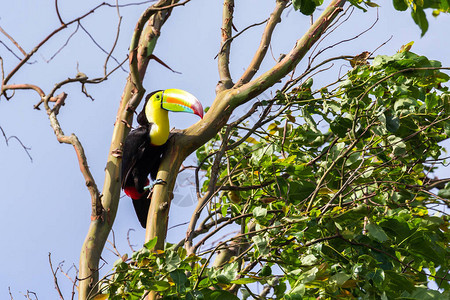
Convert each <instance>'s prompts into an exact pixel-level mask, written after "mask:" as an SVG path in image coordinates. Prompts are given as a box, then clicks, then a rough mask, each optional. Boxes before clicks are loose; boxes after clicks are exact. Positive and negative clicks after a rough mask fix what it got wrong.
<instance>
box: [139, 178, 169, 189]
mask: <svg viewBox="0 0 450 300" xmlns="http://www.w3.org/2000/svg"><path fill="white" fill-rule="evenodd" d="M157 184H167V182H166V181H164V180H162V179H156V180H155V181H153V182H152V184H149V185H147V186H146V187H144V190H145V191H146V190H150V191H151V190H153V187H154V186H155V185H157Z"/></svg>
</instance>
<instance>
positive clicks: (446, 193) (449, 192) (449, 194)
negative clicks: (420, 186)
mask: <svg viewBox="0 0 450 300" xmlns="http://www.w3.org/2000/svg"><path fill="white" fill-rule="evenodd" d="M438 196H439V197H442V198H445V199H450V183H447V184H446V185H445V187H444V188H443V189H441V190H439V191H438Z"/></svg>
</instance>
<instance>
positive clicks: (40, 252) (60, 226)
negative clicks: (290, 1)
mask: <svg viewBox="0 0 450 300" xmlns="http://www.w3.org/2000/svg"><path fill="white" fill-rule="evenodd" d="M4 2H5V3H3V4H2V9H1V10H0V26H2V27H3V29H4V30H6V31H7V32H8V33H9V34H10V35H12V36H13V37H14V38H15V39H16V41H17V42H18V43H19V44H20V45H21V46H22V47H23V48H24V49H25V50H26V51H30V50H31V49H32V48H33V47H34V46H35V45H36V44H38V43H39V42H40V41H41V40H43V39H44V38H45V37H46V36H47V35H48V34H49V33H50V32H51V31H53V30H54V29H55V28H57V27H58V26H59V21H58V18H57V15H56V12H55V8H54V1H53V0H41V1H33V0H19V1H4ZM130 2H132V1H120V3H130ZM379 2H382V1H379ZM383 2H387V4H385V5H384V6H383V7H381V8H380V10H379V17H380V20H379V22H378V23H377V24H376V25H375V27H374V28H373V30H371V31H369V32H368V33H366V34H365V35H363V36H361V37H360V38H359V39H357V40H355V41H352V42H348V43H344V44H342V45H339V46H337V47H335V48H333V49H331V50H329V51H327V52H326V53H325V54H323V56H322V57H323V58H327V57H330V56H336V55H341V54H347V55H357V54H359V53H361V52H363V51H373V50H374V49H376V48H377V47H378V46H379V45H381V44H382V43H383V42H385V41H387V40H388V39H389V38H391V36H392V39H391V40H390V41H389V43H387V44H386V45H385V46H383V47H382V48H380V49H379V50H378V51H377V53H376V54H393V53H395V51H397V50H398V49H399V48H400V47H401V45H403V44H406V43H408V42H410V41H415V44H414V46H413V48H412V51H414V52H416V53H419V54H423V55H426V56H427V57H428V58H430V59H436V60H440V61H441V62H442V63H443V65H445V66H450V57H449V56H448V49H450V40H449V39H448V32H447V31H448V29H449V28H450V17H449V16H441V17H439V18H438V19H437V20H435V19H434V18H433V17H431V16H430V17H429V21H430V29H429V32H428V33H427V34H426V36H425V37H424V38H420V30H419V28H418V27H417V26H416V25H415V24H414V23H413V21H412V19H411V17H410V15H409V13H408V12H403V13H401V12H394V11H393V8H392V5H391V4H390V1H383ZM58 3H59V9H60V12H61V16H62V18H63V20H65V21H66V22H68V21H69V20H72V19H73V18H75V17H77V16H79V15H81V14H83V13H85V12H87V11H89V10H90V9H91V8H92V7H94V6H95V4H96V3H101V1H68V0H60V1H58ZM111 3H114V2H113V1H111ZM273 3H274V1H261V0H244V1H236V8H235V20H234V25H235V26H236V27H237V28H238V29H239V30H241V29H243V28H245V27H247V26H248V25H251V24H253V23H256V22H261V21H262V20H264V19H266V18H267V17H268V15H269V14H270V12H271V10H272V9H273V6H274V4H273ZM144 7H145V6H131V7H126V8H121V9H120V13H121V15H122V17H123V20H122V26H121V30H120V37H119V41H118V44H117V47H116V49H115V51H114V56H115V57H116V58H117V59H118V60H119V61H121V60H123V59H124V58H125V57H126V54H127V51H128V45H129V42H130V37H131V33H132V32H133V30H134V26H135V24H136V21H137V18H138V17H139V15H140V14H141V12H142V11H143V9H144ZM221 14H222V3H221V1H211V0H192V1H191V2H190V3H189V4H188V5H186V6H184V7H179V8H177V9H175V10H174V12H173V13H172V15H171V17H170V18H169V20H168V22H167V23H166V24H165V26H164V27H163V31H162V34H161V37H160V39H159V40H158V44H157V47H156V50H155V54H156V55H157V56H158V57H159V58H160V59H162V60H163V61H164V62H165V63H166V64H168V65H169V66H170V67H172V68H173V69H175V70H176V71H178V72H181V74H175V73H172V72H171V71H169V70H167V69H166V68H164V67H162V66H161V65H159V64H157V63H155V62H151V64H150V67H149V69H148V72H147V75H146V78H145V81H144V87H145V88H146V89H147V91H153V90H156V89H165V88H181V89H185V90H187V91H190V92H191V93H193V94H194V95H196V96H197V98H198V99H200V101H201V102H202V103H203V104H204V107H206V106H209V105H210V104H211V103H212V101H213V99H214V96H215V92H214V91H215V86H216V83H217V80H218V75H217V61H216V60H214V57H215V55H216V54H217V52H218V50H219V40H220V24H221ZM282 18H283V22H282V23H281V24H280V26H279V27H277V29H276V31H275V36H274V39H273V42H272V45H271V51H272V54H273V56H274V57H275V58H278V57H279V55H280V54H282V53H287V52H288V51H289V50H290V49H291V47H292V46H293V45H294V43H295V41H296V40H297V39H298V38H300V37H301V35H302V34H303V32H304V31H305V30H306V29H307V26H308V24H309V18H307V17H304V16H302V15H300V14H299V13H297V12H295V11H293V10H292V9H287V10H286V11H285V12H284V13H283V16H282ZM375 19H376V10H374V9H371V10H370V11H369V12H368V13H362V12H361V11H356V10H355V12H354V13H353V15H352V16H351V18H350V20H349V21H348V22H347V23H346V24H344V25H343V26H342V27H341V28H338V29H337V30H336V31H335V32H333V34H331V35H330V36H329V37H328V38H327V40H326V41H324V43H323V44H322V46H326V45H330V44H334V43H335V42H337V41H339V40H342V39H346V38H351V37H354V36H355V35H357V34H358V33H360V32H362V31H363V30H365V29H367V28H368V27H369V26H370V25H371V24H372V23H373V22H374V21H375ZM117 23H118V16H117V11H116V10H115V9H114V8H106V7H104V8H100V9H99V10H98V12H97V13H95V14H93V15H91V16H89V17H88V18H86V19H84V20H83V21H82V22H81V24H82V25H83V27H84V28H86V29H87V30H88V31H89V32H90V33H91V34H92V36H93V37H94V38H95V40H96V42H98V43H99V44H100V45H101V46H102V47H103V48H104V49H106V50H107V51H109V49H111V47H112V45H113V42H114V39H115V36H116V28H117ZM75 29H76V25H75V24H74V25H72V26H70V27H69V28H67V29H65V30H63V31H61V32H60V34H58V35H57V36H55V37H54V38H52V39H51V40H50V41H49V43H48V44H47V45H45V46H44V47H42V48H41V49H40V50H39V51H38V52H37V53H36V54H35V55H34V56H33V58H31V60H30V61H31V62H34V61H35V63H34V64H31V65H26V66H25V67H24V68H22V69H21V70H20V71H19V72H18V73H17V74H16V75H15V76H14V77H13V79H12V80H11V83H32V84H36V85H38V86H40V87H41V88H42V89H44V91H45V92H48V91H49V90H50V89H51V88H52V87H53V85H54V84H55V83H56V82H59V81H62V80H64V79H66V78H68V77H74V76H75V75H76V73H77V66H78V69H79V70H80V71H81V72H83V73H85V74H87V75H88V76H89V77H90V78H95V77H101V76H102V75H103V65H104V61H105V58H106V54H104V53H103V52H102V51H101V50H100V49H99V48H98V47H97V46H96V45H94V43H93V42H92V41H91V40H90V38H89V37H88V36H87V35H86V33H85V32H84V31H83V30H82V29H81V28H79V29H78V31H77V32H76V33H75V34H74V35H73V37H72V38H71V39H70V41H69V43H68V45H67V46H66V47H65V48H63V49H62V50H61V51H60V53H59V54H58V55H57V56H56V57H55V58H54V59H53V60H52V61H51V62H50V63H47V62H46V60H48V59H49V58H50V57H52V56H53V55H54V54H55V52H56V51H57V50H58V49H59V48H60V47H61V46H62V45H63V44H64V43H65V42H66V41H67V39H68V38H69V36H70V35H71V34H72V33H74V31H75ZM261 30H262V27H256V28H253V29H251V30H249V31H248V33H246V34H244V35H243V36H241V38H239V39H237V40H236V41H235V43H234V44H233V48H232V54H231V62H232V63H231V71H232V75H233V76H234V78H236V77H238V76H239V75H240V74H241V72H242V71H243V70H244V68H246V67H247V65H248V63H249V61H250V60H251V57H252V56H253V51H254V50H255V49H256V47H257V45H258V43H259V39H260V33H261ZM0 40H1V41H2V42H4V43H5V44H6V45H8V47H10V48H11V49H14V51H15V52H16V53H19V52H18V51H16V49H15V48H14V46H13V45H12V44H11V43H10V42H9V41H8V40H7V39H6V38H5V36H4V35H2V34H0ZM0 56H2V57H3V59H4V68H5V70H6V72H8V71H9V70H11V69H12V68H13V67H14V66H15V65H16V64H17V63H18V60H17V59H16V58H14V57H13V56H12V55H11V54H10V53H9V52H8V50H7V49H6V48H5V47H4V46H3V45H0ZM273 63H274V61H273V59H272V55H271V54H270V53H269V54H268V56H267V59H266V60H265V62H264V64H263V66H262V68H261V70H267V68H269V67H270V66H272V65H273ZM303 66H304V63H303V64H300V66H299V67H298V68H297V69H298V70H299V72H300V71H301V69H302V67H303ZM114 67H115V63H114V61H112V60H110V64H109V67H108V68H109V70H111V69H112V68H114ZM339 67H340V66H339ZM346 68H347V66H344V67H343V68H342V71H345V70H346ZM126 76H127V73H125V72H123V71H118V72H116V73H115V74H113V75H112V76H111V78H110V79H109V80H108V81H106V82H104V83H103V84H102V85H99V86H93V85H91V86H87V88H88V92H89V93H90V94H91V95H92V96H93V98H94V99H95V101H91V100H90V99H88V98H86V97H85V96H84V95H83V94H82V93H81V92H80V86H79V85H78V84H70V85H67V86H65V87H64V88H63V89H61V90H60V91H58V92H57V94H58V93H59V92H62V91H64V92H66V93H68V94H69V96H68V98H67V100H66V105H65V106H64V107H63V108H62V109H61V112H60V115H59V120H60V122H61V125H62V127H63V130H64V131H65V133H66V134H70V133H72V132H73V133H75V134H77V136H78V137H79V139H80V140H81V142H82V143H83V145H84V147H85V151H86V154H87V157H88V163H89V166H90V168H91V172H92V173H93V176H94V178H95V179H96V181H97V185H98V186H99V188H101V187H102V184H103V178H104V171H103V170H104V167H105V163H106V158H107V153H108V150H109V143H110V141H111V134H112V130H113V124H114V121H115V115H116V112H117V109H118V103H119V100H120V97H121V95H122V91H123V87H124V85H125V81H126ZM327 76H328V77H324V78H323V79H322V80H323V82H327V81H332V80H334V79H335V78H336V74H333V73H328V75H327ZM316 83H320V81H316ZM267 95H270V93H267ZM38 101H39V99H38V97H37V94H36V93H34V92H29V91H18V92H16V95H15V97H14V98H12V99H11V100H10V101H5V99H4V98H2V99H0V126H1V127H2V128H3V130H4V131H5V132H6V134H7V135H14V136H17V137H19V138H20V139H21V141H22V142H23V143H24V144H25V145H26V146H28V147H30V148H31V150H30V155H31V156H32V158H33V161H32V162H31V161H30V159H29V158H28V156H27V154H26V153H25V152H24V151H23V149H22V148H21V146H20V145H19V144H18V143H17V142H16V141H14V140H11V141H10V144H9V146H7V145H6V144H5V142H4V140H3V139H0V153H1V155H0V170H1V171H0V187H1V191H2V192H1V197H0V198H1V200H0V234H1V237H2V247H0V257H1V258H2V263H1V265H2V272H0V298H1V299H7V298H8V297H9V294H8V287H10V288H11V292H12V294H13V296H14V297H15V298H16V299H18V298H21V297H22V295H24V294H26V292H27V290H29V291H33V292H35V293H37V295H38V297H39V298H40V299H55V298H56V297H57V293H56V291H55V289H54V286H53V278H52V275H51V272H50V267H49V264H48V253H49V252H51V253H52V260H53V265H54V267H56V266H57V265H58V264H59V263H60V262H63V261H64V264H63V269H64V270H67V269H69V268H70V267H71V266H72V265H73V264H75V265H77V264H78V257H79V252H80V249H81V245H82V242H83V240H84V238H85V234H86V231H87V228H88V225H89V222H90V197H89V193H88V191H87V189H86V187H85V184H84V180H83V177H82V176H81V174H80V172H79V169H78V163H77V160H76V157H75V154H74V151H73V148H72V147H71V146H69V145H61V144H59V143H58V142H57V140H56V138H55V136H54V134H53V131H52V129H51V127H50V126H49V121H48V118H47V116H46V114H45V112H44V111H43V110H41V111H38V110H34V109H33V105H34V104H36V103H37V102H38ZM196 121H197V119H196V118H195V116H190V115H186V114H178V115H176V116H174V115H172V118H171V125H172V126H174V127H177V128H183V127H186V126H187V125H189V124H191V123H193V122H196ZM440 174H441V176H444V175H445V171H444V170H440ZM447 176H448V174H447ZM190 181H192V178H191V174H189V173H187V174H183V175H182V176H181V180H180V181H179V185H180V188H181V190H183V191H187V192H183V193H180V194H179V195H178V196H176V197H175V199H174V202H173V205H172V210H171V214H170V224H169V227H170V226H173V225H176V224H179V223H183V222H185V221H187V220H189V218H190V213H191V212H192V210H193V209H194V207H195V205H194V201H195V199H194V198H193V197H190V196H189V195H190V193H191V190H190V186H189V182H190ZM186 195H188V196H186ZM130 228H133V229H135V231H132V232H131V233H130V239H131V242H132V244H135V245H139V244H142V242H143V239H144V230H143V229H141V228H140V226H139V223H138V221H137V219H136V217H135V214H134V211H133V208H132V205H131V202H130V201H129V199H128V198H123V199H122V200H121V201H120V206H119V211H118V215H117V218H116V222H115V224H114V226H113V229H114V232H115V240H116V246H117V248H118V249H119V251H120V253H121V254H124V253H126V252H128V253H129V252H130V249H129V247H128V243H127V232H128V230H129V229H130ZM183 229H184V228H183V227H182V226H181V227H177V228H176V229H171V230H170V231H169V236H168V241H169V242H178V241H179V240H180V239H182V238H183V237H184V231H183ZM138 247H139V246H136V247H135V248H138ZM103 258H104V259H105V260H106V261H107V262H108V263H109V264H108V265H105V266H104V267H103V268H102V274H106V273H107V272H108V271H110V270H111V268H112V263H113V262H114V260H115V259H116V258H115V257H114V255H112V254H111V253H110V251H108V250H105V252H104V254H103ZM70 275H73V272H72V271H71V272H70ZM59 283H60V285H61V287H62V289H63V290H64V291H65V292H66V297H69V296H70V290H71V282H70V281H69V280H68V279H66V278H65V277H64V276H63V275H62V274H59Z"/></svg>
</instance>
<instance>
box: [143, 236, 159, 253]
mask: <svg viewBox="0 0 450 300" xmlns="http://www.w3.org/2000/svg"><path fill="white" fill-rule="evenodd" d="M157 241H158V237H157V236H155V237H154V238H152V239H151V240H150V241H148V242H147V243H145V244H144V247H145V248H147V249H148V250H152V249H153V248H155V245H156V242H157Z"/></svg>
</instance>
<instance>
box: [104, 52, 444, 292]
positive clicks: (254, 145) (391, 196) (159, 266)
mask: <svg viewBox="0 0 450 300" xmlns="http://www.w3.org/2000/svg"><path fill="white" fill-rule="evenodd" d="M442 69H443V68H442V67H441V65H440V63H439V62H437V61H431V60H428V59H427V58H426V57H423V56H419V55H416V54H414V53H411V52H409V51H408V50H407V49H405V50H404V51H402V52H400V53H397V54H395V55H393V56H378V57H376V58H375V59H374V60H373V62H372V64H371V65H368V64H365V63H364V62H362V63H359V64H358V65H355V67H354V68H353V69H352V70H351V71H350V72H349V73H348V74H347V75H346V76H345V78H343V79H341V80H339V81H338V82H337V83H336V84H335V85H330V86H328V87H324V88H321V89H318V90H316V91H313V89H312V86H313V81H312V79H310V80H307V81H306V82H304V83H303V84H301V85H299V86H297V87H295V88H294V89H292V90H291V91H290V92H288V93H282V92H279V93H278V94H277V96H276V97H275V99H272V100H270V101H265V102H261V103H260V105H261V106H262V107H263V108H265V112H268V113H264V114H262V115H260V116H258V118H254V119H253V121H250V122H248V123H247V124H241V123H239V124H238V123H233V126H231V125H230V126H229V127H227V128H225V129H224V130H223V131H222V132H221V133H220V134H219V135H218V136H217V137H216V138H215V139H213V140H212V141H210V142H209V143H208V144H206V145H204V146H203V147H201V148H200V149H199V150H198V152H197V156H198V158H199V161H201V169H203V170H205V171H206V177H205V180H204V182H203V186H202V191H203V192H205V191H207V190H208V189H211V186H213V189H214V190H213V194H214V195H218V196H216V197H215V201H214V203H212V204H211V209H210V217H211V216H216V222H217V226H219V225H220V224H221V223H222V222H224V221H227V222H229V223H231V221H233V223H235V224H236V225H237V226H238V228H240V232H239V234H237V235H236V237H235V238H231V239H229V240H228V241H226V242H227V243H225V241H222V242H221V243H219V244H218V245H217V246H216V247H212V248H210V249H209V250H206V251H205V252H204V253H197V254H196V255H194V254H192V255H186V251H185V250H184V249H183V248H177V247H174V246H170V245H169V246H168V247H166V250H165V251H160V252H153V251H151V250H152V248H153V245H154V244H153V243H154V241H153V242H150V243H149V244H147V245H146V247H144V248H143V249H141V250H140V251H138V252H136V253H134V254H133V257H132V260H131V261H125V260H122V259H120V260H119V261H118V262H117V263H116V265H115V272H114V275H112V276H110V277H108V278H107V279H106V280H105V281H104V282H105V285H104V288H103V289H102V291H103V293H105V292H107V293H108V295H109V297H110V299H122V298H126V299H139V297H142V295H143V294H144V292H145V291H157V292H158V294H159V295H160V296H161V297H162V298H163V299H180V298H186V299H236V298H237V296H236V295H239V296H241V298H243V299H246V298H249V297H253V298H258V297H260V298H261V297H262V298H265V297H271V298H274V299H318V298H319V299H336V298H345V299H352V298H361V299H372V298H381V299H394V298H399V297H402V298H408V299H448V296H449V293H450V284H449V282H448V278H449V268H450V266H449V263H448V262H449V254H450V253H449V249H448V244H449V241H450V234H449V231H448V225H449V218H448V215H447V214H446V213H445V212H444V211H441V210H442V207H444V206H445V205H446V206H447V207H448V206H449V200H448V195H449V194H450V187H449V185H448V184H447V187H443V186H442V184H437V183H439V181H435V180H434V179H431V175H432V174H433V171H434V170H435V168H436V167H437V166H438V165H444V163H445V160H444V159H443V157H442V156H443V154H444V153H445V149H444V148H443V146H442V145H441V142H442V141H444V140H446V139H448V137H449V136H450V114H449V112H450V92H449V91H448V89H447V87H445V86H444V84H445V83H446V82H448V81H449V76H448V75H447V74H445V73H444V72H442ZM444 181H445V180H444ZM212 182H213V183H214V185H212V184H211V183H212ZM436 188H438V189H440V190H439V191H438V193H436ZM445 197H447V199H446V198H445ZM217 226H216V227H217ZM219 227H220V226H219ZM219 227H217V228H219ZM213 230H215V229H214V228H213V229H211V228H210V232H208V234H209V235H211V234H212V233H211V231H213ZM217 232H219V231H218V229H217V230H216V231H215V232H213V233H217ZM202 233H204V232H199V233H198V234H202ZM204 241H205V240H203V241H202V243H203V242H204ZM181 244H182V243H181ZM181 244H180V245H181ZM230 245H233V246H234V248H236V249H237V250H236V249H234V250H233V251H231V250H230V249H231V248H233V247H230ZM219 250H220V251H222V252H227V251H229V252H230V253H231V255H229V256H228V257H227V258H226V259H225V261H222V262H221V263H219V264H217V263H214V264H212V263H211V259H212V258H213V257H219V256H220V255H216V254H217V251H219ZM215 255H216V256H215ZM431 281H434V282H435V284H436V285H437V286H438V287H439V288H440V289H441V291H437V290H433V289H430V288H429V287H428V286H427V285H428V284H429V283H430V282H431ZM256 285H262V286H264V287H265V288H264V291H263V294H264V296H258V295H256V293H255V287H256ZM239 288H240V294H237V291H238V290H239ZM269 291H270V293H269Z"/></svg>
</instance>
